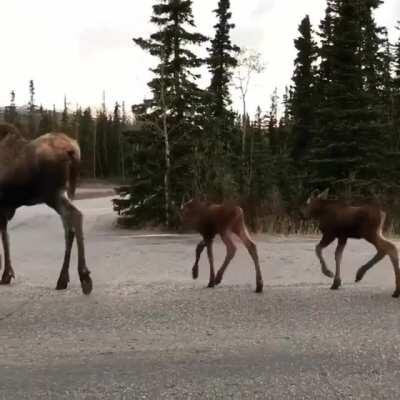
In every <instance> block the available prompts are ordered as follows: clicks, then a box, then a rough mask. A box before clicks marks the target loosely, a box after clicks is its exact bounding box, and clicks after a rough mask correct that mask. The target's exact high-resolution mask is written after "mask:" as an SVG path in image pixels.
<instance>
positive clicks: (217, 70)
mask: <svg viewBox="0 0 400 400" xmlns="http://www.w3.org/2000/svg"><path fill="white" fill-rule="evenodd" d="M214 13H215V14H216V16H217V19H218V22H217V24H216V25H215V26H214V28H215V36H214V38H213V39H212V40H211V47H210V48H209V49H208V51H209V57H208V59H207V64H208V69H209V71H210V73H211V83H210V87H209V92H210V102H211V105H210V106H211V115H213V116H214V117H216V118H223V116H224V115H225V113H226V112H227V108H228V107H229V106H230V104H231V98H230V93H229V82H230V81H231V79H232V70H233V68H235V67H236V66H237V63H238V62H237V53H238V52H239V51H240V48H239V47H238V46H236V45H234V44H232V42H231V38H230V31H231V29H233V28H234V27H235V24H232V23H230V19H231V18H232V13H231V11H230V0H219V2H218V7H217V9H215V10H214Z"/></svg>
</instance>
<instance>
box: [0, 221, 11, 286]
mask: <svg viewBox="0 0 400 400" xmlns="http://www.w3.org/2000/svg"><path fill="white" fill-rule="evenodd" d="M0 229H1V240H2V242H3V249H4V272H3V276H2V278H1V281H0V283H1V284H2V285H8V284H10V282H11V279H12V278H15V274H14V270H13V269H12V266H11V256H10V239H9V236H8V231H7V222H6V221H5V222H4V223H2V224H1V228H0Z"/></svg>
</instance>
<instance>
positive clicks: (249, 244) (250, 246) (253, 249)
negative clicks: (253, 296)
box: [233, 214, 264, 293]
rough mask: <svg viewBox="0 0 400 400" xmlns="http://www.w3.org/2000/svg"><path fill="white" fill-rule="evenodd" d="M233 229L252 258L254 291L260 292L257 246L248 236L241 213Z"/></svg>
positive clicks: (261, 280)
mask: <svg viewBox="0 0 400 400" xmlns="http://www.w3.org/2000/svg"><path fill="white" fill-rule="evenodd" d="M233 231H234V232H235V233H236V235H238V236H239V238H240V239H241V241H242V242H243V244H244V245H245V246H246V248H247V251H248V252H249V254H250V256H251V258H252V259H253V262H254V266H255V269H256V293H261V292H262V291H263V286H264V283H263V279H262V274H261V268H260V261H259V259H258V253H257V246H256V244H255V243H254V242H253V240H251V238H250V234H249V232H248V230H247V228H246V226H245V224H244V218H243V214H242V215H241V217H240V219H239V222H238V223H237V224H236V226H235V227H234V229H233Z"/></svg>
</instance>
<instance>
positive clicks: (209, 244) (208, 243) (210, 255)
mask: <svg viewBox="0 0 400 400" xmlns="http://www.w3.org/2000/svg"><path fill="white" fill-rule="evenodd" d="M212 245H213V241H212V240H207V241H206V246H207V256H208V262H209V263H210V280H209V282H208V287H209V288H212V287H214V282H215V272H214V256H213V249H212Z"/></svg>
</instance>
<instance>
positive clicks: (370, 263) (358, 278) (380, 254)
mask: <svg viewBox="0 0 400 400" xmlns="http://www.w3.org/2000/svg"><path fill="white" fill-rule="evenodd" d="M385 256H386V253H385V252H384V251H381V250H378V252H377V253H376V254H375V255H374V256H373V257H372V258H371V259H370V260H369V261H368V262H367V263H365V264H364V265H362V266H361V267H360V268H359V269H358V271H357V274H356V282H360V281H361V280H362V278H363V277H364V275H365V274H366V272H367V271H368V270H370V269H371V268H372V267H373V266H374V265H375V264H376V263H378V262H379V261H381V260H382V259H383V258H384V257H385Z"/></svg>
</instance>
